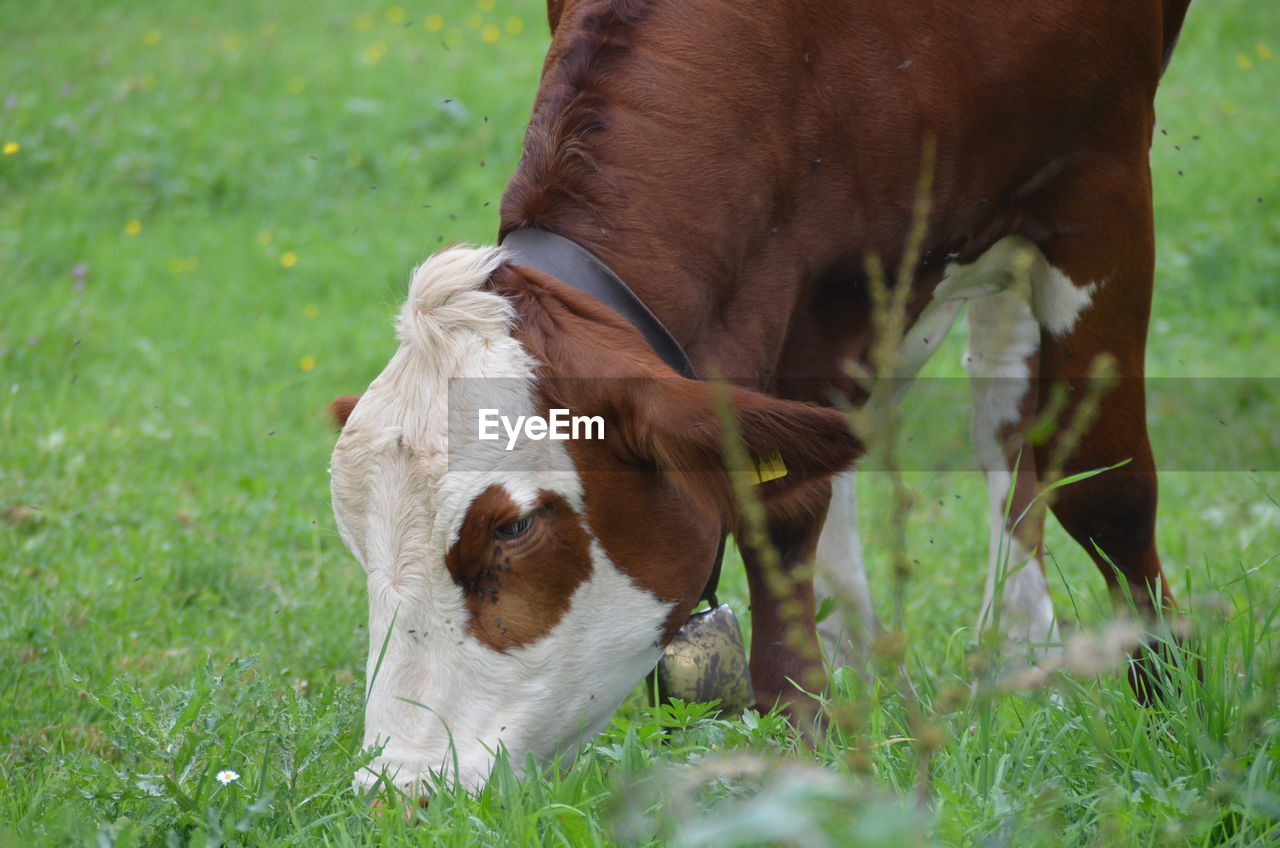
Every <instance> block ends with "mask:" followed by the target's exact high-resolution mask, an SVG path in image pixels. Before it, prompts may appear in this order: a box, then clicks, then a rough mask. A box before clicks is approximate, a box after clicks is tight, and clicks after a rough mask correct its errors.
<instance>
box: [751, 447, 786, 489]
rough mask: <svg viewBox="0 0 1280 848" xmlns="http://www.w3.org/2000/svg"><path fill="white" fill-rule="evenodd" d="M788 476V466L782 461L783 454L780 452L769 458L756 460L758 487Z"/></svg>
mask: <svg viewBox="0 0 1280 848" xmlns="http://www.w3.org/2000/svg"><path fill="white" fill-rule="evenodd" d="M786 476H787V466H786V464H785V463H784V462H783V461H782V454H781V453H780V452H779V451H774V452H773V453H771V454H769V455H768V456H762V457H760V458H758V459H757V460H756V473H755V484H756V485H757V486H759V485H760V484H761V483H768V482H769V481H770V480H777V479H778V478H779V477H786Z"/></svg>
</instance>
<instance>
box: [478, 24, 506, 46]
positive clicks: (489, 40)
mask: <svg viewBox="0 0 1280 848" xmlns="http://www.w3.org/2000/svg"><path fill="white" fill-rule="evenodd" d="M480 38H481V40H483V41H484V43H485V44H493V43H494V42H495V41H497V40H498V39H499V38H502V30H500V29H498V28H497V27H496V26H494V25H493V24H489V25H488V26H486V27H485V28H484V29H483V30H481V31H480Z"/></svg>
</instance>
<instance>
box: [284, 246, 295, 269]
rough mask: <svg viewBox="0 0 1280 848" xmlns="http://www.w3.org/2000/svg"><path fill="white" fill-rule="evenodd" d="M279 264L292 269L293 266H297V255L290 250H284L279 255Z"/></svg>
mask: <svg viewBox="0 0 1280 848" xmlns="http://www.w3.org/2000/svg"><path fill="white" fill-rule="evenodd" d="M280 264H281V265H282V266H283V267H285V268H292V267H293V266H294V265H297V264H298V254H296V253H294V252H293V251H292V250H286V251H285V252H284V253H282V254H280Z"/></svg>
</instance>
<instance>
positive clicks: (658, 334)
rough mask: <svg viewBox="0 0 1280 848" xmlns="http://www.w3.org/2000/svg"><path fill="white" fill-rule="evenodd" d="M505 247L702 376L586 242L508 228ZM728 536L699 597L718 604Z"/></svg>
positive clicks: (685, 371) (666, 358)
mask: <svg viewBox="0 0 1280 848" xmlns="http://www.w3.org/2000/svg"><path fill="white" fill-rule="evenodd" d="M502 247H503V248H504V249H505V250H506V251H507V253H508V254H510V256H511V264H513V265H523V266H525V267H526V268H533V269H535V270H538V271H541V272H543V273H544V274H549V275H551V276H552V277H555V278H556V279H557V280H559V281H560V282H562V283H564V284H565V285H567V286H570V287H572V288H575V289H577V290H578V291H580V292H583V293H584V294H589V295H591V296H592V297H594V298H595V299H596V300H598V301H600V302H601V303H603V304H604V305H605V306H608V307H609V308H610V309H612V310H613V311H614V312H617V313H618V314H619V315H621V316H622V317H623V318H625V319H627V321H628V322H629V323H630V324H631V325H632V326H633V327H635V328H636V329H637V330H639V331H640V333H641V335H643V336H644V337H645V340H646V341H647V342H648V343H649V347H651V348H653V352H654V353H656V354H657V355H658V358H660V359H661V360H662V361H663V362H665V363H667V365H669V366H670V367H671V368H672V370H674V371H675V372H676V373H677V374H679V375H680V376H682V377H688V378H689V379H690V380H696V379H698V376H697V373H696V372H695V371H694V370H693V363H692V362H690V361H689V356H688V354H686V353H685V352H684V348H682V347H680V344H679V342H677V341H676V340H675V339H674V338H673V337H672V335H671V333H670V332H669V331H668V330H667V328H666V327H665V326H663V324H662V322H661V321H659V320H658V318H657V316H656V315H654V314H653V313H652V312H650V311H649V307H647V306H645V305H644V301H642V300H641V299H640V298H639V297H637V296H636V293H635V292H633V291H632V290H631V289H630V288H629V287H628V286H627V284H626V283H624V282H623V281H622V278H621V277H619V276H618V275H617V274H615V273H613V270H612V269H611V268H610V267H609V266H608V265H606V264H604V263H603V262H601V261H600V259H599V258H598V257H597V256H596V255H595V254H593V253H591V252H590V251H588V250H587V249H586V248H584V247H582V245H580V244H578V243H577V242H574V241H570V240H569V239H567V238H565V237H563V236H558V235H556V234H555V233H552V232H548V231H547V230H535V229H520V230H512V231H511V232H509V233H507V234H506V236H505V237H504V238H503V239H502ZM725 539H726V535H725V534H724V533H721V534H720V548H719V549H718V550H717V551H716V562H715V565H714V566H712V568H711V576H710V578H709V579H708V580H707V585H706V588H704V589H703V590H702V597H701V598H699V600H702V601H707V602H708V603H710V604H711V605H712V606H715V605H716V587H717V586H718V585H719V583H720V570H721V566H722V565H723V564H724V547H725Z"/></svg>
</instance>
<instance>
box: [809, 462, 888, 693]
mask: <svg viewBox="0 0 1280 848" xmlns="http://www.w3.org/2000/svg"><path fill="white" fill-rule="evenodd" d="M856 474H857V472H856V471H853V470H849V471H845V472H844V473H843V474H838V475H836V476H835V477H834V478H832V480H831V506H830V508H829V509H828V510H827V520H826V523H825V524H823V525H822V534H821V536H820V537H819V538H818V550H817V555H816V557H815V562H814V578H813V585H814V590H815V592H816V594H817V599H818V603H819V612H820V613H825V615H824V617H823V618H822V620H821V621H819V622H818V635H819V636H821V637H822V646H823V651H824V655H823V658H824V659H825V660H826V661H827V662H828V664H830V665H831V667H832V668H838V667H840V666H858V667H860V666H862V665H863V664H865V663H866V662H867V660H868V659H869V658H870V656H871V643H872V641H873V640H874V639H875V637H876V634H877V633H878V632H879V631H880V622H879V619H877V618H876V611H875V608H874V607H873V606H872V604H871V589H870V587H869V586H868V585H867V572H866V566H865V565H864V563H863V559H862V543H861V540H860V539H859V536H858V500H857V479H856Z"/></svg>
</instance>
